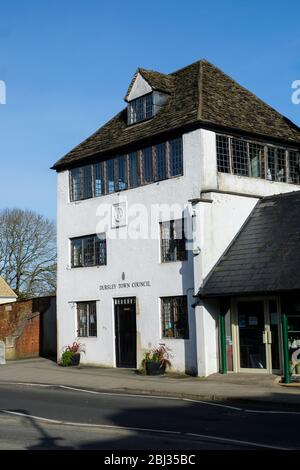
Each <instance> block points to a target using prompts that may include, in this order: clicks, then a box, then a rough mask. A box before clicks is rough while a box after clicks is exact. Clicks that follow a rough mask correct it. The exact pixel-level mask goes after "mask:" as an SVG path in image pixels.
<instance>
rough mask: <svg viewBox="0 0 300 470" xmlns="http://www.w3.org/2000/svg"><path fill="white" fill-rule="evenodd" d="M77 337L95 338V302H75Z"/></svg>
mask: <svg viewBox="0 0 300 470" xmlns="http://www.w3.org/2000/svg"><path fill="white" fill-rule="evenodd" d="M76 310H77V336H78V337H87V336H97V307H96V302H77V303H76Z"/></svg>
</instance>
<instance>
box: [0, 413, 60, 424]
mask: <svg viewBox="0 0 300 470" xmlns="http://www.w3.org/2000/svg"><path fill="white" fill-rule="evenodd" d="M0 413H4V414H7V415H14V416H21V417H22V418H30V419H36V420H39V421H46V422H47V423H52V424H61V422H62V421H59V420H57V419H50V418H42V417H40V416H34V415H28V414H26V413H20V412H19V411H8V410H0Z"/></svg>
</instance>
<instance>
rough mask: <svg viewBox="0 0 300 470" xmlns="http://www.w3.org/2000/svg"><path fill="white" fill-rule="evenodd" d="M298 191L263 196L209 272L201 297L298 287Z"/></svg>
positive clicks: (299, 264) (299, 246)
mask: <svg viewBox="0 0 300 470" xmlns="http://www.w3.org/2000/svg"><path fill="white" fill-rule="evenodd" d="M299 272H300V191H295V192H292V193H287V194H280V195H276V196H271V197H266V198H263V199H261V200H260V201H259V202H258V203H257V205H256V206H255V208H254V209H253V211H252V213H251V214H250V217H249V218H248V220H247V221H246V223H245V224H244V226H243V227H242V229H241V231H240V232H239V233H238V235H237V236H236V237H235V239H234V240H233V242H232V244H231V245H230V246H229V248H228V249H227V251H226V252H225V253H224V255H223V256H222V257H221V258H220V260H219V262H218V263H217V264H216V266H215V267H214V269H213V270H212V271H211V273H210V274H209V276H208V278H207V280H206V282H205V283H204V286H203V287H202V288H201V289H200V291H199V294H200V295H201V296H203V297H216V296H229V295H241V294H252V293H256V294H257V293H266V292H278V291H290V290H295V289H300V275H299Z"/></svg>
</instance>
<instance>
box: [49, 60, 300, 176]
mask: <svg viewBox="0 0 300 470" xmlns="http://www.w3.org/2000/svg"><path fill="white" fill-rule="evenodd" d="M138 72H140V73H141V75H142V76H143V77H144V78H145V80H147V81H148V82H149V84H150V85H152V87H153V88H154V89H156V90H160V91H164V92H165V93H169V95H170V97H169V99H168V101H167V102H166V103H165V104H164V106H163V107H162V108H161V110H160V111H159V112H158V113H157V114H156V115H155V116H154V117H153V118H151V119H149V120H147V121H144V122H140V123H136V124H133V125H127V111H126V108H125V109H123V110H122V111H121V112H120V113H118V114H117V115H116V116H115V117H113V118H112V119H111V120H110V121H109V122H107V123H106V124H104V125H103V126H102V127H100V129H98V130H97V131H96V132H95V133H94V134H93V135H91V136H90V137H88V138H87V139H86V140H85V141H83V142H82V143H81V144H79V145H78V146H77V147H75V148H74V149H73V150H71V151H70V152H69V153H67V154H66V155H65V156H64V157H63V158H61V159H60V160H58V161H57V162H56V163H55V165H54V166H53V169H55V170H57V171H60V170H63V169H65V168H68V167H72V166H76V165H79V164H81V163H82V161H83V160H85V159H90V160H93V158H105V157H107V156H110V155H113V154H116V153H117V152H121V151H123V150H125V149H127V148H128V147H130V146H133V145H137V144H143V143H145V142H146V141H147V140H149V139H154V138H159V137H160V136H162V135H165V134H166V133H170V132H179V131H182V130H183V129H187V130H188V129H192V128H198V127H207V128H213V129H215V128H216V129H219V130H224V131H226V130H227V131H230V132H242V133H244V134H247V135H254V136H257V137H261V138H268V139H274V140H276V141H277V140H279V141H281V142H286V143H290V144H292V145H296V146H300V128H299V127H298V126H296V125H295V124H293V123H292V122H291V121H290V120H289V119H287V118H286V117H284V116H282V115H281V114H280V113H279V112H277V111H276V110H274V109H273V108H271V107H270V106H269V105H267V104H266V103H264V102H263V101H261V100H260V99H259V98H257V97H256V96H255V95H254V94H253V93H251V92H250V91H248V90H246V89H245V88H243V87H242V86H240V85H239V84H238V83H237V82H235V81H234V80H233V79H232V78H230V77H229V76H228V75H226V74H224V73H223V72H222V71H221V70H220V69H218V68H217V67H215V66H214V65H212V64H211V63H209V62H208V61H206V60H200V61H198V62H195V63H193V64H191V65H189V66H187V67H185V68H183V69H180V70H178V71H176V72H174V73H171V74H162V73H159V72H154V71H149V70H145V69H138V71H137V72H136V73H138ZM131 86H132V83H131V85H130V86H129V91H130V89H131ZM126 96H127V95H126ZM125 99H126V98H125Z"/></svg>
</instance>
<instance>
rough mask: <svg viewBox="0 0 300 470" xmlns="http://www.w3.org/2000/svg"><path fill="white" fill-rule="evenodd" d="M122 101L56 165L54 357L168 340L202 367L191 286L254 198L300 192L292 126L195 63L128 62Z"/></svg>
mask: <svg viewBox="0 0 300 470" xmlns="http://www.w3.org/2000/svg"><path fill="white" fill-rule="evenodd" d="M125 100H126V102H127V107H126V109H123V111H121V112H120V113H119V114H118V115H117V116H115V117H114V118H113V119H112V120H111V121H109V122H108V123H106V124H105V125H104V126H102V127H101V128H100V129H99V130H98V131H97V132H95V133H94V134H93V135H92V136H91V137H89V138H88V139H87V140H86V141H84V142H83V143H81V144H80V145H79V146H77V147H76V148H75V149H73V150H72V151H71V152H70V153H68V154H67V155H66V156H65V157H63V158H62V159H60V160H59V161H58V162H57V163H56V164H55V165H54V167H53V168H54V169H55V170H56V171H57V176H58V191H57V197H58V201H57V204H58V206H57V210H58V212H57V216H58V288H57V322H58V323H57V332H58V356H60V355H61V352H62V349H63V347H64V346H66V345H67V344H70V343H72V342H73V341H74V340H79V341H80V342H82V343H84V345H85V349H86V354H84V355H82V359H81V360H82V362H85V363H87V364H94V365H99V366H101V365H103V366H111V367H139V365H140V363H141V361H142V358H143V354H144V353H145V352H146V351H148V350H149V349H151V348H153V347H156V346H158V345H159V344H165V345H166V346H167V347H169V348H170V349H171V354H172V366H173V370H176V371H180V372H187V373H191V374H196V375H199V376H206V375H209V374H212V373H214V372H217V371H218V370H219V368H220V364H219V303H218V301H217V300H214V299H210V300H207V301H204V300H201V299H199V298H198V297H197V294H198V291H199V289H200V288H201V286H202V285H203V283H204V281H205V279H206V278H207V276H208V275H209V273H210V271H211V270H212V268H213V267H214V266H215V264H216V263H217V261H218V259H219V258H220V257H221V255H222V254H223V252H224V251H225V250H226V248H227V247H228V245H229V244H230V243H231V242H232V240H233V239H234V237H235V236H236V234H237V233H238V232H239V230H240V229H241V227H242V226H243V224H244V223H245V221H246V220H247V218H248V216H249V214H250V213H251V211H252V210H253V208H254V207H255V205H256V204H257V202H258V201H259V199H260V198H261V197H263V196H268V195H273V194H279V193H284V192H289V191H295V190H299V189H300V186H299V171H298V170H299V148H300V131H299V129H298V128H297V126H295V125H294V124H292V123H291V122H290V121H288V120H287V119H286V118H284V117H283V116H282V115H280V114H279V113H278V112H276V111H275V110H273V109H272V108H271V107H269V106H268V105H266V104H265V103H263V102H262V101H260V100H259V99H258V98H257V97H256V96H255V95H253V94H252V93H250V92H249V91H247V90H245V89H244V88H242V87H241V86H240V85H238V84H237V83H236V82H234V81H233V80H232V79H231V78H230V77H228V76H227V75H225V74H224V73H223V72H222V71H220V70H219V69H217V68H216V67H215V66H213V65H212V64H210V63H209V62H207V61H205V60H202V61H199V62H196V63H194V64H192V65H189V66H188V67H185V68H184V69H181V70H179V71H177V72H175V73H172V74H161V73H158V72H152V71H148V70H144V69H138V70H137V72H136V74H135V75H134V77H133V80H132V82H131V84H130V86H129V89H128V92H127V95H126V98H125ZM181 221H183V224H181Z"/></svg>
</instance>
